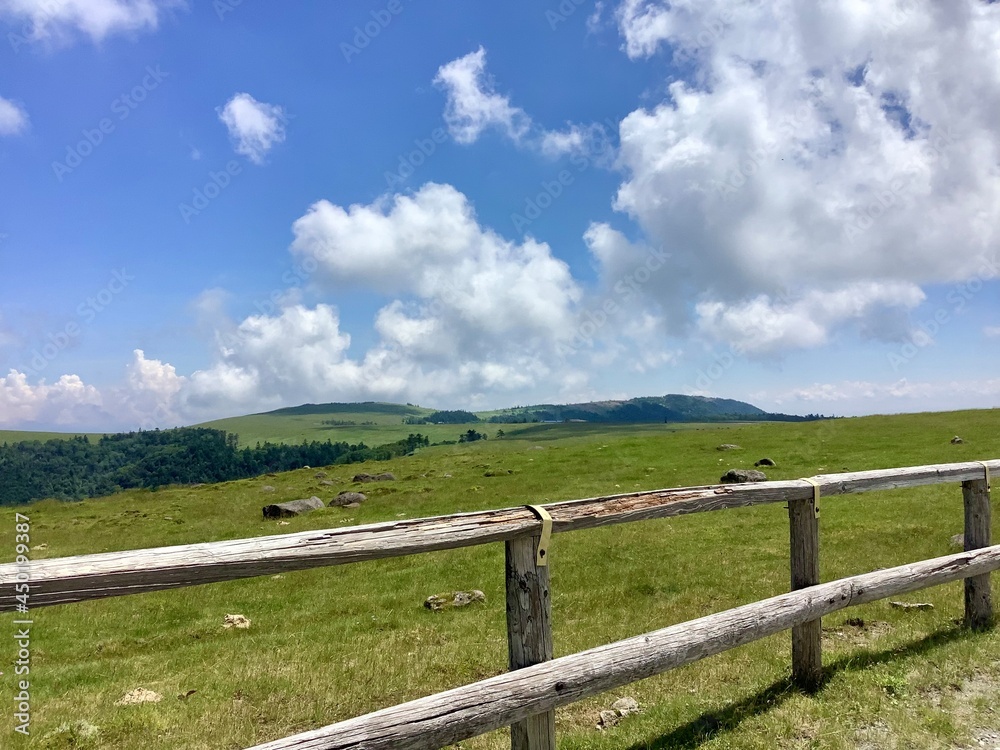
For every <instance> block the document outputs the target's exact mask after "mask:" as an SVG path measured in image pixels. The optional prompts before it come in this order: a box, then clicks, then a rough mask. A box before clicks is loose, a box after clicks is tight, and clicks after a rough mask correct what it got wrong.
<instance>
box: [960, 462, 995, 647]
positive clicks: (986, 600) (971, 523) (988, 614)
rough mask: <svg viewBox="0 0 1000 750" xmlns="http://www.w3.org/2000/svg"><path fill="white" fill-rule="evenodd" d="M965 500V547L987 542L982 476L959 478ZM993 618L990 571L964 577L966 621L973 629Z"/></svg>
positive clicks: (987, 508)
mask: <svg viewBox="0 0 1000 750" xmlns="http://www.w3.org/2000/svg"><path fill="white" fill-rule="evenodd" d="M962 499H963V500H964V501H965V551H966V552H969V551H970V550H974V549H980V548H981V547H989V546H990V521H991V511H990V490H989V486H988V484H987V482H986V480H985V479H976V480H973V481H969V482H962ZM992 622H993V602H992V599H991V596H990V574H989V573H984V574H983V575H979V576H972V577H971V578H966V579H965V624H966V625H967V626H968V627H970V628H973V629H975V630H983V629H985V628H988V627H989V626H990V624H991V623H992Z"/></svg>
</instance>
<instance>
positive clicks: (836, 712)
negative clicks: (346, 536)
mask: <svg viewBox="0 0 1000 750" xmlns="http://www.w3.org/2000/svg"><path fill="white" fill-rule="evenodd" d="M355 416H357V417H358V418H357V419H354V421H357V422H362V421H374V420H373V419H372V418H371V416H370V415H368V416H366V415H365V414H364V413H359V414H357V415H355ZM329 418H332V419H338V420H343V421H350V420H352V419H353V417H350V416H347V414H346V413H345V414H331V415H329ZM268 419H271V420H275V419H278V418H276V417H267V416H266V415H260V416H255V417H245V418H241V420H242V421H241V420H222V421H221V422H215V423H212V424H211V425H209V426H214V427H219V428H222V429H234V430H237V431H239V432H240V434H241V440H242V441H243V442H244V443H250V444H252V443H253V442H255V441H256V440H264V439H272V440H274V439H282V440H301V439H303V438H308V439H313V435H314V434H315V433H317V432H319V433H323V432H324V430H322V429H321V428H323V427H326V426H325V425H319V426H317V425H316V424H315V423H316V421H317V417H316V416H314V415H313V416H303V415H299V416H296V415H289V416H283V417H281V418H280V419H281V420H283V424H284V425H285V426H284V428H283V429H284V430H285V432H283V433H281V434H279V433H278V432H277V431H276V430H277V427H276V423H274V422H268V421H267V420H268ZM391 419H395V420H396V422H395V423H394V422H392V421H390V417H386V422H385V423H384V424H376V425H363V426H362V425H355V426H350V425H344V426H340V427H335V428H334V429H330V430H326V431H325V432H327V433H329V436H330V437H331V439H335V440H348V441H350V442H356V441H358V440H364V441H365V442H366V443H369V444H379V443H385V442H389V441H391V440H395V439H398V437H400V436H402V437H405V435H406V434H408V433H409V432H423V433H424V434H430V436H431V439H432V440H440V439H456V438H457V436H458V434H459V433H461V432H463V431H464V430H465V429H466V428H467V426H459V425H419V426H416V425H403V424H401V423H400V422H401V419H400V418H398V417H395V416H393V417H391ZM227 421H228V422H231V423H232V424H233V425H234V426H233V427H227V426H225V425H224V423H225V422H227ZM331 427H332V426H331ZM429 428H434V429H435V430H436V429H438V428H441V430H440V435H439V434H437V433H432V432H431V430H430V429H429ZM476 428H477V429H479V430H480V431H485V432H487V433H488V435H489V438H490V439H489V440H487V441H479V442H475V443H468V444H459V445H447V446H437V447H431V448H427V449H423V450H420V451H418V452H417V453H416V454H415V455H412V456H407V457H403V458H399V459H394V460H393V461H389V462H378V463H373V464H366V465H361V464H354V465H349V466H335V467H313V468H311V469H303V470H299V471H294V472H289V473H286V474H280V475H275V476H263V477H259V478H255V479H250V480H241V481H235V482H228V483H223V484H216V485H205V486H200V487H170V488H164V489H161V490H159V491H155V492H151V491H130V492H123V493H121V494H118V495H114V496H112V497H108V498H101V499H94V500H87V501H84V502H79V503H60V502H56V501H52V500H46V501H42V502H38V503H34V504H32V505H30V506H25V507H22V508H19V509H18V510H19V511H20V512H21V513H23V514H26V515H27V516H29V518H30V534H31V542H30V543H31V546H32V547H42V548H40V549H35V550H34V551H33V552H32V553H31V554H32V556H33V557H34V558H35V559H42V558H52V557H62V556H67V555H78V554H86V553H95V552H108V551H113V550H122V549H137V548H146V547H158V546H167V545H175V544H186V543H194V542H206V541H215V540H221V539H236V538H241V537H252V536H263V535H271V534H280V533H287V532H296V531H304V530H307V529H323V528H339V527H343V526H348V525H350V526H356V525H361V524H369V523H375V522H379V521H391V520H395V519H398V518H416V517H421V516H429V515H438V514H447V513H455V512H461V511H472V510H478V509H488V508H497V507H505V506H513V505H521V504H526V503H542V502H547V501H558V500H567V499H573V498H580V497H590V496H598V495H607V494H614V493H621V492H630V491H636V490H648V489H655V488H663V487H677V486H688V485H704V484H711V483H715V482H717V481H718V479H719V477H720V475H721V474H723V473H724V472H725V471H726V470H727V469H730V468H741V467H742V468H747V467H752V466H753V463H754V461H756V460H757V459H760V458H763V457H765V456H766V457H770V458H772V459H773V460H774V461H775V462H776V463H777V466H776V467H773V468H768V469H767V470H766V471H767V474H768V477H769V478H770V479H794V478H798V477H808V476H813V475H816V474H823V473H835V472H841V471H860V470H865V469H876V468H886V467H893V466H907V465H917V464H929V463H946V462H953V461H968V460H982V459H992V458H998V457H1000V411H997V410H981V411H968V412H954V413H942V414H917V415H899V416H883V417H866V418H856V419H838V420H829V421H820V422H809V423H799V424H777V423H754V424H740V425H711V426H706V425H684V426H681V427H678V426H676V425H621V426H609V425H592V424H528V425H477V426H476ZM497 429H503V430H504V432H505V433H506V434H505V437H503V438H502V439H497V438H496V437H495V432H496V430H497ZM339 430H343V432H342V433H340V432H338V431H339ZM953 435H960V436H962V438H963V439H964V442H963V443H962V444H960V445H952V444H950V442H949V441H950V439H951V437H952V436H953ZM318 439H325V438H324V437H322V436H319V437H318ZM721 443H735V444H738V445H739V446H741V449H740V450H736V451H728V452H720V451H718V450H716V447H717V446H718V445H719V444H721ZM363 471H368V472H371V473H377V472H382V471H391V472H393V473H394V474H395V475H396V477H397V480H396V481H393V482H384V483H378V484H365V485H360V484H355V483H353V482H352V481H351V478H352V476H353V475H354V474H356V473H359V472H363ZM508 471H509V472H511V473H508ZM320 472H322V473H323V474H325V476H317V475H318V474H319V473H320ZM488 474H489V475H491V476H487V475H488ZM323 481H332V482H334V484H333V485H332V486H329V485H323V484H320V482H323ZM265 486H270V487H273V488H274V490H273V491H265V490H264V489H263V488H264V487H265ZM347 489H351V490H361V491H363V492H365V493H366V494H367V495H368V499H367V500H366V501H365V502H364V503H363V504H362V505H361V506H360V507H359V508H354V509H347V508H329V507H328V508H324V509H323V510H318V511H315V512H313V513H311V514H308V515H305V516H301V517H297V518H291V519H288V520H287V521H286V522H284V525H280V524H279V522H275V521H263V520H262V518H261V507H262V506H263V505H265V504H268V503H272V502H278V501H281V500H292V499H297V498H302V497H309V496H311V495H317V496H319V497H321V498H323V499H324V500H329V499H330V498H332V497H333V496H334V495H335V494H336V493H338V492H340V491H342V490H347ZM962 517H963V513H962V495H961V490H960V488H959V486H958V485H939V486H930V487H921V488H915V489H908V490H897V491H887V492H879V493H867V494H862V495H852V496H842V497H832V498H827V499H824V500H823V504H822V516H821V519H820V528H821V532H820V533H821V571H822V577H823V579H824V580H833V579H835V578H839V577H843V576H846V575H851V574H856V573H862V572H867V571H870V570H874V569H877V568H883V567H890V566H893V565H899V564H903V563H905V562H909V561H915V560H920V559H923V558H928V557H936V556H940V555H945V554H949V553H951V552H955V551H956V548H955V547H953V546H952V545H951V544H950V537H951V536H952V535H953V534H957V533H960V532H961V531H962ZM998 519H1000V514H994V538H995V539H996V538H1000V537H998V536H997V532H998V531H1000V525H998V523H1000V522H998ZM14 526H15V517H14V509H8V508H3V509H0V529H2V530H3V531H2V533H0V545H3V546H2V547H0V549H2V550H3V552H2V559H3V560H6V561H9V560H12V559H13V556H14V531H15V528H14ZM550 559H551V566H552V568H551V576H552V597H553V627H554V640H555V650H556V655H557V656H560V655H565V654H570V653H573V652H576V651H580V650H582V649H586V648H590V647H593V646H598V645H601V644H604V643H608V642H610V641H614V640H618V639H621V638H626V637H629V636H633V635H637V634H641V633H644V632H647V631H650V630H654V629H658V628H662V627H665V626H667V625H671V624H674V623H678V622H683V621H685V620H689V619H692V618H696V617H700V616H703V615H706V614H709V613H712V612H717V611H720V610H724V609H727V608H730V607H733V606H737V605H739V604H744V603H748V602H751V601H755V600H757V599H761V598H764V597H768V596H773V595H776V594H779V593H782V592H784V591H787V589H788V579H789V571H788V523H787V512H786V510H785V509H784V508H783V507H782V506H781V505H780V504H775V505H768V506H761V507H756V508H744V509H736V510H728V511H722V512H715V513H705V514H699V515H694V516H687V517H680V518H674V519H665V520H660V521H649V522H642V523H633V524H627V525H619V526H614V527H610V528H601V529H593V530H587V531H579V532H572V533H567V534H559V535H557V536H555V537H554V539H553V543H552V548H551V557H550ZM503 567H504V566H503V545H502V544H493V545H488V546H480V547H474V548H469V549H461V550H451V551H445V552H436V553H429V554H423V555H417V556H411V557H404V558H396V559H391V560H383V561H377V562H367V563H360V564H354V565H346V566H339V567H332V568H322V569H316V570H308V571H301V572H295V573H286V574H282V575H278V576H269V577H262V578H256V579H251V580H244V581H235V582H227V583H218V584H211V585H207V586H200V587H194V588H183V589H177V590H175V591H168V592H162V593H155V594H143V595H137V596H130V597H120V598H114V599H108V600H104V601H94V602H86V603H81V604H71V605H60V606H55V607H47V608H39V609H34V610H32V611H31V613H30V616H31V619H32V620H33V623H34V624H33V626H32V630H31V673H30V681H31V726H30V731H31V736H30V738H22V737H20V736H19V735H17V734H15V733H14V732H13V717H12V713H13V711H12V710H11V708H10V706H11V701H8V702H7V709H5V710H6V715H5V716H4V717H3V719H2V726H0V736H2V739H0V747H4V748H6V747H32V748H35V747H37V748H108V749H111V748H114V749H116V750H119V749H120V750H140V749H141V750H158V749H160V748H163V749H164V750H165V749H166V748H232V749H234V750H238V749H239V748H244V747H249V746H252V745H254V744H257V743H262V742H266V741H269V740H273V739H277V738H280V737H284V736H286V735H289V734H292V733H295V732H300V731H305V730H308V729H312V728H316V727H319V726H323V725H326V724H329V723H332V722H335V721H339V720H343V719H346V718H350V717H352V716H356V715H359V714H363V713H367V712H370V711H373V710H376V709H379V708H383V707H386V706H390V705H393V704H396V703H399V702H402V701H406V700H410V699H413V698H417V697H421V696H424V695H429V694H431V693H434V692H438V691H441V690H445V689H448V688H451V687H456V686H459V685H462V684H465V683H468V682H472V681H474V680H478V679H481V678H484V677H487V676H490V675H495V674H498V673H500V672H502V671H504V669H505V663H506V640H505V638H506V635H505V633H506V629H505V622H504V618H505V607H504V576H503ZM995 578H997V576H995ZM457 589H480V590H482V591H483V592H485V594H486V601H485V603H482V604H475V605H472V606H470V607H467V608H464V609H459V610H453V611H446V612H430V611H428V610H426V609H425V608H424V607H423V606H422V605H423V601H424V600H425V599H426V598H427V597H428V596H429V595H431V594H436V593H441V592H446V591H452V590H457ZM996 590H997V586H996V583H994V591H996ZM901 598H903V599H905V600H906V601H908V602H927V603H930V604H932V605H933V609H928V610H912V609H911V610H904V609H897V608H893V607H891V606H890V605H889V603H888V602H885V601H883V602H877V603H873V604H869V605H864V606H862V607H856V608H852V609H849V610H845V611H843V612H840V613H837V614H835V615H831V616H830V617H828V618H825V619H824V622H823V625H824V663H825V665H826V670H827V672H826V682H825V684H824V686H823V687H822V689H821V690H820V691H819V692H818V693H817V694H816V695H814V696H807V695H804V694H802V693H800V692H799V691H797V690H796V689H794V688H793V687H791V686H790V684H789V676H790V636H789V634H787V633H785V634H782V635H779V636H774V637H771V638H767V639H764V640H762V641H759V642H757V643H754V644H751V645H748V646H744V647H741V648H738V649H735V650H733V651H729V652H727V653H725V654H722V655H719V656H715V657H711V658H709V659H706V660H703V661H702V662H699V663H697V664H695V665H691V666H689V667H685V668H682V669H679V670H676V671H674V672H670V673H667V674H665V675H661V676H659V677H654V678H650V679H647V680H644V681H642V682H639V683H636V684H634V685H630V686H627V687H625V688H622V689H620V690H616V691H614V692H612V693H608V694H605V695H603V696H600V697H597V698H594V699H590V700H587V701H583V702H581V703H578V704H575V705H572V706H569V707H567V708H565V709H562V710H560V711H558V712H557V731H558V736H559V747H560V748H569V749H571V750H584V749H586V750H610V749H612V748H615V749H621V748H629V749H630V750H638V749H639V748H663V749H666V748H706V749H708V748H711V749H713V750H723V749H732V750H736V749H737V748H739V749H743V748H749V749H752V750H758V749H759V750H772V749H773V748H824V749H827V748H829V749H830V750H834V749H836V750H841V749H848V748H850V749H864V750H876V749H878V750H881V749H882V748H973V747H980V746H987V745H979V744H978V743H979V741H980V739H982V738H983V737H987V738H988V737H990V734H989V733H990V732H993V733H996V734H995V735H994V736H1000V708H998V706H1000V632H998V631H996V630H993V631H987V632H983V633H971V632H968V631H966V630H964V629H963V628H962V627H961V624H960V620H961V617H962V612H963V598H962V586H961V583H956V584H949V585H946V586H942V587H938V588H934V589H928V590H925V591H922V592H917V593H915V594H911V595H907V596H905V597H901ZM237 613H238V614H242V615H245V616H246V617H248V618H249V619H250V620H251V621H252V625H251V627H250V628H249V629H246V630H236V629H230V630H226V629H224V628H223V627H222V625H223V619H224V617H225V615H226V614H237ZM14 619H15V617H14V616H13V615H2V616H0V627H2V628H3V629H5V630H6V632H8V633H13V632H15V626H14V625H13V620H14ZM4 643H6V645H3V646H0V649H6V653H5V654H0V663H2V664H0V671H2V672H3V673H4V674H3V675H2V676H0V684H2V685H3V687H4V691H5V695H7V696H13V695H14V693H15V690H14V684H15V683H14V680H15V676H14V674H13V672H14V669H13V667H14V660H15V658H16V655H15V645H14V643H13V639H12V638H10V637H7V638H0V644H4ZM140 687H141V688H145V689H148V690H152V691H155V692H156V693H158V694H160V695H162V696H163V699H162V700H161V701H160V702H158V703H146V704H142V705H133V706H116V705H115V702H116V701H118V700H119V699H120V698H121V697H122V696H124V695H125V694H126V693H128V692H129V691H132V690H133V689H135V688H140ZM192 691H193V692H192ZM623 696H631V697H633V698H635V699H636V700H637V701H638V702H639V704H640V707H641V709H642V710H641V712H640V713H639V714H635V715H631V716H628V717H625V718H623V719H622V721H621V723H620V724H618V725H617V726H615V727H612V728H609V729H605V730H603V731H599V730H598V729H597V728H596V726H595V725H596V724H597V721H598V717H599V714H600V711H601V710H602V709H606V708H609V707H610V705H611V703H612V702H614V700H615V699H617V698H619V697H623ZM508 742H509V741H508V739H507V737H506V735H505V733H504V732H503V731H499V732H495V733H492V734H489V735H484V736H482V737H478V738H475V739H472V740H469V741H466V742H462V743H461V747H462V748H469V749H472V748H475V749H480V748H482V749H490V750H499V748H504V747H507V746H509V745H508ZM994 744H1000V740H998V741H995V742H994ZM988 746H989V747H993V745H988Z"/></svg>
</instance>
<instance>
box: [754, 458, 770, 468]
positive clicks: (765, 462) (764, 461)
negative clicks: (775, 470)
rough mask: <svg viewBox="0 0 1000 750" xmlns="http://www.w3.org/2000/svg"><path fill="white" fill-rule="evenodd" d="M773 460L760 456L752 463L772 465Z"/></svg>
mask: <svg viewBox="0 0 1000 750" xmlns="http://www.w3.org/2000/svg"><path fill="white" fill-rule="evenodd" d="M774 465H775V463H774V460H773V459H770V458H762V459H760V460H759V461H757V462H755V463H754V466H774Z"/></svg>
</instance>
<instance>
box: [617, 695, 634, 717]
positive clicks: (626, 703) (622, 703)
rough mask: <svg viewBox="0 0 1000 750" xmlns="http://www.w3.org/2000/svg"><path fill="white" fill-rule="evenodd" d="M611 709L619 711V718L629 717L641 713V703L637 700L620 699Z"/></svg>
mask: <svg viewBox="0 0 1000 750" xmlns="http://www.w3.org/2000/svg"><path fill="white" fill-rule="evenodd" d="M611 709H612V710H613V711H617V712H618V714H619V716H628V715H629V714H637V713H639V701H637V700H636V699H635V698H630V697H627V696H626V697H625V698H619V699H618V700H616V701H615V702H614V703H612V704H611Z"/></svg>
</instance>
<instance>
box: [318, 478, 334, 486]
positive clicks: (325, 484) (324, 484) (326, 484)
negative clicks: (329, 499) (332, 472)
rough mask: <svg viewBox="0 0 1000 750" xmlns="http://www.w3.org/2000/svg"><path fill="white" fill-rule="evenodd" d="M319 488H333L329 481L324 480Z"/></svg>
mask: <svg viewBox="0 0 1000 750" xmlns="http://www.w3.org/2000/svg"><path fill="white" fill-rule="evenodd" d="M319 486H320V487H333V482H331V481H330V480H329V479H324V480H323V481H322V482H320V483H319Z"/></svg>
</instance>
